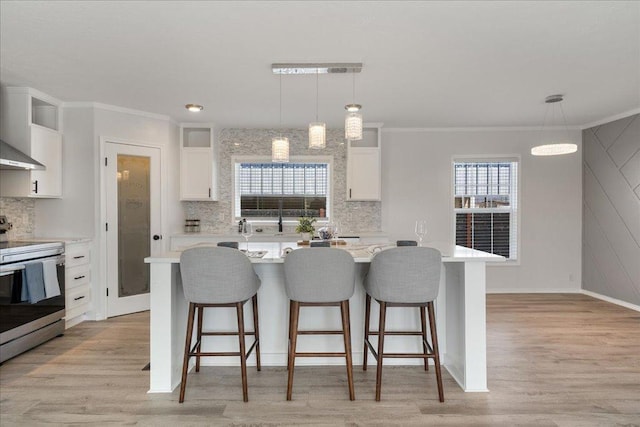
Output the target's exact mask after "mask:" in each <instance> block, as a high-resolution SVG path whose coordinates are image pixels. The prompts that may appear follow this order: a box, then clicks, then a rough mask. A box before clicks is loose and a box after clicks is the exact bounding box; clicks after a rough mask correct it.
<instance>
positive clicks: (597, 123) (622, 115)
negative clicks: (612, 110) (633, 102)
mask: <svg viewBox="0 0 640 427" xmlns="http://www.w3.org/2000/svg"><path fill="white" fill-rule="evenodd" d="M634 114H640V108H635V109H633V110H630V111H626V112H624V113H620V114H616V115H614V116H610V117H605V118H604V119H601V120H596V121H595V122H591V123H587V124H584V125H582V130H584V129H589V128H592V127H596V126H600V125H603V124H605V123H610V122H615V121H616V120H620V119H624V118H625V117H629V116H633V115H634Z"/></svg>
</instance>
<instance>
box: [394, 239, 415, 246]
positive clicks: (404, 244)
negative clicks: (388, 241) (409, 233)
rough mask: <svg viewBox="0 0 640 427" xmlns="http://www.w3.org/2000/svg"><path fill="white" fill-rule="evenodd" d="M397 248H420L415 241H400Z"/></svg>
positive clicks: (397, 242)
mask: <svg viewBox="0 0 640 427" xmlns="http://www.w3.org/2000/svg"><path fill="white" fill-rule="evenodd" d="M396 246H418V242H416V241H415V240H398V241H396Z"/></svg>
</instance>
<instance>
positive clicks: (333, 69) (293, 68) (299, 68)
mask: <svg viewBox="0 0 640 427" xmlns="http://www.w3.org/2000/svg"><path fill="white" fill-rule="evenodd" d="M271 71H272V72H273V74H289V75H296V74H345V73H359V72H360V71H362V62H318V63H306V64H305V63H277V64H271Z"/></svg>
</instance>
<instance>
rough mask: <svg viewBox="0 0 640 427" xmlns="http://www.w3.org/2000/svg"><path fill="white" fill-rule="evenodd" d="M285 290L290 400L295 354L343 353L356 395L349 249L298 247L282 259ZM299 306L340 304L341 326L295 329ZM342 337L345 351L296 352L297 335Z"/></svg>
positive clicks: (352, 268) (352, 396) (352, 265)
mask: <svg viewBox="0 0 640 427" xmlns="http://www.w3.org/2000/svg"><path fill="white" fill-rule="evenodd" d="M284 276H285V290H286V293H287V297H289V300H290V301H289V360H288V369H289V377H288V381H287V400H291V395H292V389H293V370H294V367H295V362H296V357H344V358H345V361H346V366H347V381H348V384H349V399H351V400H354V399H355V391H354V387H353V363H352V356H351V328H350V320H349V298H351V297H352V296H353V293H354V289H355V263H354V261H353V257H352V256H351V254H349V252H347V251H344V250H342V249H336V248H323V247H319V248H313V249H298V250H295V251H293V252H291V253H290V254H288V255H287V257H286V258H285V261H284ZM301 306H305V307H306V306H339V307H340V312H341V316H342V330H304V331H299V330H298V318H299V315H300V307H301ZM335 334H341V335H342V336H343V338H344V352H326V353H317V352H314V353H311V352H297V351H296V344H297V340H298V335H335Z"/></svg>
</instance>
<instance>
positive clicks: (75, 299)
mask: <svg viewBox="0 0 640 427" xmlns="http://www.w3.org/2000/svg"><path fill="white" fill-rule="evenodd" d="M82 298H84V295H82V296H79V297H75V298H74V299H73V300H74V301H78V300H81V299H82Z"/></svg>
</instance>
